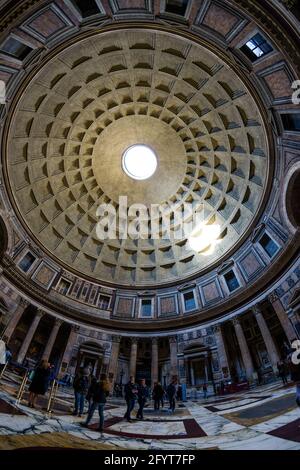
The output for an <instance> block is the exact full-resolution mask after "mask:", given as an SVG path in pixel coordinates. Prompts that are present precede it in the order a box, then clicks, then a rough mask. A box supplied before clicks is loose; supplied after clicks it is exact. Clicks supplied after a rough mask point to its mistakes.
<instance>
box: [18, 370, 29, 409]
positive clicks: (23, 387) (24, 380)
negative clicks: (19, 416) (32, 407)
mask: <svg viewBox="0 0 300 470" xmlns="http://www.w3.org/2000/svg"><path fill="white" fill-rule="evenodd" d="M28 378H29V371H26V373H25V375H24V377H23V380H22V382H21V385H20V388H19V391H18V394H17V399H16V404H17V405H18V404H19V403H20V402H21V400H22V398H23V395H24V392H25V387H26V384H27V381H28Z"/></svg>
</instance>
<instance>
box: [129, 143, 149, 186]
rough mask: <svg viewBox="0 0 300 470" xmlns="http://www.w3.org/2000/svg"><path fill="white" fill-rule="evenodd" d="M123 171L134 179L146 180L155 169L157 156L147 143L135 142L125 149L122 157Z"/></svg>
mask: <svg viewBox="0 0 300 470" xmlns="http://www.w3.org/2000/svg"><path fill="white" fill-rule="evenodd" d="M122 166H123V170H124V171H125V173H126V174H127V175H128V176H130V178H133V179H135V180H146V179H148V178H150V177H151V176H152V175H153V174H154V173H155V171H156V168H157V158H156V155H155V153H154V152H153V150H152V149H151V148H150V147H148V146H147V145H143V144H136V145H132V146H131V147H129V148H128V149H127V150H125V152H124V154H123V158H122Z"/></svg>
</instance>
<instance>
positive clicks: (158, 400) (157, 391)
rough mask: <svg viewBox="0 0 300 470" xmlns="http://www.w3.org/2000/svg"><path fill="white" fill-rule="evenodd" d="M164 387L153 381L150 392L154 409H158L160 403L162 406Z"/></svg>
mask: <svg viewBox="0 0 300 470" xmlns="http://www.w3.org/2000/svg"><path fill="white" fill-rule="evenodd" d="M164 394H165V392H164V389H163V388H162V386H161V384H160V383H159V382H155V384H154V387H153V392H152V398H153V400H154V409H155V410H158V411H159V408H160V404H162V407H163V398H164Z"/></svg>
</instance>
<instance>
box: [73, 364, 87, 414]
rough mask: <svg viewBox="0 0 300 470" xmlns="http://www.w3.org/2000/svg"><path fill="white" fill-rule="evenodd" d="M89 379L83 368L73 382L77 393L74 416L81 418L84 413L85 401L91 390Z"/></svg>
mask: <svg viewBox="0 0 300 470" xmlns="http://www.w3.org/2000/svg"><path fill="white" fill-rule="evenodd" d="M89 385H90V384H89V377H88V375H86V373H84V369H83V368H82V367H81V368H80V369H79V371H78V373H77V374H76V376H75V379H74V382H73V388H74V393H75V409H74V412H73V416H77V415H78V416H79V417H80V418H81V416H82V415H83V411H84V400H85V397H86V395H87V392H88V389H89Z"/></svg>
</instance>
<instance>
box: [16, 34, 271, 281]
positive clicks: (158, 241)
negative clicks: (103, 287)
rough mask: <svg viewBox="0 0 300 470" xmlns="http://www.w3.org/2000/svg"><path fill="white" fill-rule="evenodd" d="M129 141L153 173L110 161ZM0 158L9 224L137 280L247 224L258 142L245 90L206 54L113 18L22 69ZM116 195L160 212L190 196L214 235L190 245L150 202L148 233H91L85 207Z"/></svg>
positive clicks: (105, 276) (77, 262) (74, 264)
mask: <svg viewBox="0 0 300 470" xmlns="http://www.w3.org/2000/svg"><path fill="white" fill-rule="evenodd" d="M137 143H138V144H142V145H145V146H149V148H150V149H152V150H153V152H154V153H155V155H157V158H158V166H157V169H156V171H155V177H154V178H147V179H140V180H139V181H138V180H135V179H132V178H129V177H128V175H127V174H126V173H125V172H124V171H123V168H122V165H121V159H122V154H123V153H124V150H126V149H128V148H130V147H131V146H133V145H135V144H137ZM7 168H8V176H9V182H10V186H11V192H12V195H13V202H14V204H15V205H16V206H17V209H18V214H19V217H20V219H21V220H22V223H23V225H24V226H26V229H29V230H30V232H31V234H32V236H33V237H34V240H35V241H36V242H38V244H39V246H40V247H42V248H43V249H44V250H46V252H47V253H48V254H50V255H51V256H52V257H53V258H55V259H56V261H59V262H60V263H61V264H62V265H63V266H65V267H66V268H67V269H71V270H72V271H73V272H76V273H77V274H79V275H84V276H88V277H89V278H92V279H94V280H97V281H102V282H106V283H110V284H112V285H114V284H118V285H123V286H126V285H136V286H147V285H148V286H150V285H153V284H156V285H159V284H164V283H166V282H174V281H177V280H180V281H182V280H184V279H185V278H187V277H190V276H192V275H196V274H197V275H198V274H199V273H201V272H202V271H203V270H207V269H208V268H210V267H212V266H213V265H215V264H216V263H220V262H221V260H222V259H223V258H224V257H225V256H226V255H227V256H228V254H229V253H230V251H231V250H233V249H234V247H235V245H236V244H237V243H238V242H239V241H240V240H241V239H242V238H243V237H244V236H245V235H246V234H247V231H248V230H249V228H250V227H251V224H252V222H253V220H254V218H255V216H256V214H257V212H258V210H259V209H260V206H261V203H262V200H263V196H264V191H265V187H266V183H267V179H268V144H267V138H266V133H265V128H264V124H263V120H262V118H261V115H260V112H259V108H258V106H257V104H256V102H255V100H254V98H253V97H252V96H251V94H250V93H249V91H248V89H247V88H246V86H245V85H244V83H243V82H242V81H241V79H240V78H239V77H238V76H237V75H236V73H235V72H234V71H233V69H232V68H230V67H229V66H228V65H226V64H225V63H224V62H222V61H221V60H220V59H219V58H218V57H217V56H216V55H214V54H213V53H212V52H210V51H209V50H207V49H206V48H204V47H202V46H201V45H198V44H196V43H194V42H192V41H189V40H186V39H183V38H181V37H179V36H175V35H170V34H166V33H162V32H157V31H154V30H153V31H147V32H145V31H142V30H140V31H139V30H135V31H127V30H124V31H116V32H109V33H106V34H105V35H103V34H102V35H101V34H100V35H99V34H98V35H95V36H93V37H89V38H87V39H84V40H82V41H81V42H78V43H76V44H75V45H73V46H71V47H69V48H66V49H64V50H63V51H62V52H60V53H59V54H57V55H56V56H55V57H54V58H52V59H51V60H50V61H48V63H47V64H46V65H44V66H43V67H42V69H41V70H40V72H39V73H38V74H36V75H35V77H34V78H33V79H32V80H31V81H30V84H29V85H28V86H27V88H26V89H25V91H24V93H23V96H22V98H21V99H20V100H19V102H18V103H17V105H16V107H15V112H14V115H13V118H12V121H11V125H10V129H9V135H8V144H7ZM122 196H126V197H127V200H128V204H129V205H131V204H137V203H142V204H144V205H145V206H146V208H147V210H148V211H150V207H151V205H152V204H159V205H160V206H161V208H162V211H163V215H167V214H170V213H171V212H172V211H173V210H174V208H176V209H177V210H178V209H179V210H181V208H182V207H183V206H184V204H188V205H189V207H192V208H196V207H198V206H199V204H202V207H203V213H204V224H205V225H214V226H217V227H218V230H217V236H216V239H215V240H213V242H214V243H213V244H211V243H208V244H206V245H205V243H204V245H203V244H202V245H201V244H200V245H201V246H202V247H204V248H203V249H202V251H200V252H198V251H195V249H193V247H195V245H194V244H190V243H189V232H185V233H184V234H183V236H182V237H180V238H178V237H177V238H174V239H164V238H163V237H162V236H161V235H162V233H163V230H164V227H163V224H162V222H161V215H160V216H159V217H158V218H157V220H156V222H157V223H158V231H159V234H160V236H159V237H157V238H153V237H152V238H150V237H146V238H143V239H131V238H127V239H123V238H122V237H120V236H119V235H120V234H119V233H117V236H116V238H112V239H110V238H108V239H105V240H101V239H99V237H98V236H97V222H98V219H97V215H96V213H97V208H98V207H99V206H100V205H101V204H108V203H109V204H111V205H112V206H113V207H114V208H115V209H116V212H117V214H118V211H119V208H120V199H119V198H120V197H122ZM118 215H119V214H118ZM172 224H173V225H172ZM172 224H171V230H173V231H175V230H176V227H175V223H174V222H172ZM215 232H216V231H215Z"/></svg>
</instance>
